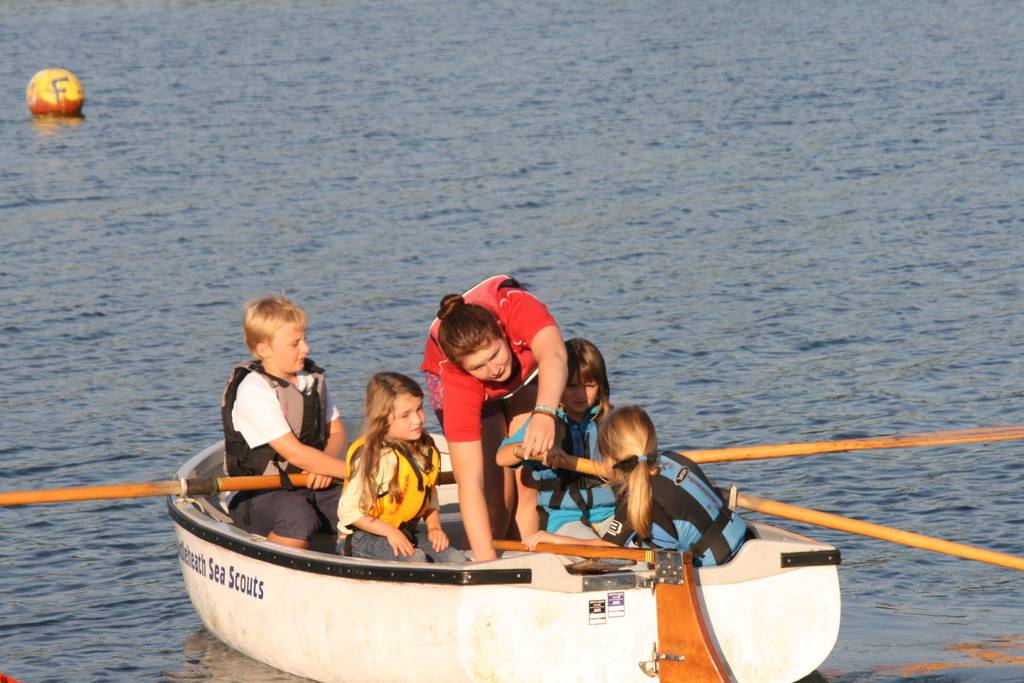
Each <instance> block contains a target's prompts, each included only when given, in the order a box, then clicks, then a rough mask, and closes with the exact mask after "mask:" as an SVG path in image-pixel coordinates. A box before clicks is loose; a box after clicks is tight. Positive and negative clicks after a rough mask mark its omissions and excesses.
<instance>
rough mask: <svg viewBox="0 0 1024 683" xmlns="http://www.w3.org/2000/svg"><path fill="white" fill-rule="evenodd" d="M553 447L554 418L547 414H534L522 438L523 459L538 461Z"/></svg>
mask: <svg viewBox="0 0 1024 683" xmlns="http://www.w3.org/2000/svg"><path fill="white" fill-rule="evenodd" d="M554 445H555V418H554V417H552V416H551V415H548V414H547V413H534V414H533V415H532V416H531V417H530V422H529V424H527V425H526V435H525V436H524V437H523V457H524V458H526V459H533V460H540V459H541V458H542V457H543V456H544V455H545V454H546V453H547V452H548V451H549V450H551V447H552V446H554Z"/></svg>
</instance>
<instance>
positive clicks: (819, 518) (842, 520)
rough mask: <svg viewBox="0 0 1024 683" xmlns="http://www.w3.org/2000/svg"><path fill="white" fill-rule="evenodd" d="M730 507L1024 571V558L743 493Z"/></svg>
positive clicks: (734, 498) (731, 496)
mask: <svg viewBox="0 0 1024 683" xmlns="http://www.w3.org/2000/svg"><path fill="white" fill-rule="evenodd" d="M729 505H730V507H741V508H746V509H747V510H753V511H754V512H762V513H764V514H766V515H773V516H775V517H783V518H785V519H792V520H795V521H797V522H806V523H807V524H814V525H817V526H823V527H828V528H829V529H838V530H839V531H846V532H848V533H851V534H858V535H861V536H868V537H870V538H878V539H881V540H883V541H890V542H892V543H899V544H901V545H908V546H911V547H914V548H921V549H923V550H931V551H932V552H936V553H942V554H944V555H953V556H954V557H962V558H964V559H968V560H976V561H978V562H987V563H988V564H994V565H998V566H1000V567H1009V568H1010V569H1018V570H1021V571H1024V558H1022V557H1017V556H1015V555H1007V554H1005V553H1000V552H996V551H994V550H985V549H984V548H978V547H975V546H972V545H965V544H963V543H955V542H953V541H946V540H943V539H941V538H935V537H934V536H925V535H924V534H918V533H914V532H912V531H903V530H901V529H894V528H892V527H888V526H882V525H881V524H873V523H871V522H862V521H860V520H857V519H851V518H850V517H842V516H840V515H833V514H830V513H827V512H819V511H818V510H811V509H809V508H802V507H798V506H796V505H789V504H788V503H780V502H779V501H775V500H766V499H764V498H757V497H755V496H748V495H746V494H744V493H736V494H735V495H730V501H729Z"/></svg>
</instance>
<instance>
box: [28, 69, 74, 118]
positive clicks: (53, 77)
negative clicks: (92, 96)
mask: <svg viewBox="0 0 1024 683" xmlns="http://www.w3.org/2000/svg"><path fill="white" fill-rule="evenodd" d="M84 101H85V91H84V90H82V84H81V82H80V81H79V80H78V78H77V77H76V76H75V75H74V74H73V73H71V72H70V71H68V70H66V69H43V70H42V71H40V72H39V73H37V74H36V75H35V76H33V77H32V80H31V81H29V82H28V88H26V90H25V102H26V103H28V110H29V111H30V112H32V113H33V114H57V115H61V116H80V115H81V113H82V103H83V102H84Z"/></svg>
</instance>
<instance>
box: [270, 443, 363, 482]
mask: <svg viewBox="0 0 1024 683" xmlns="http://www.w3.org/2000/svg"><path fill="white" fill-rule="evenodd" d="M342 438H344V437H342ZM328 443H330V441H328ZM270 446H271V448H273V449H274V450H275V451H277V453H278V455H280V456H281V457H282V458H284V459H285V460H287V461H288V462H289V463H291V464H292V465H295V466H296V467H298V468H299V469H300V470H303V471H304V472H309V473H311V474H322V475H326V476H328V477H334V478H335V479H345V478H346V477H347V476H348V467H347V466H346V465H345V461H344V460H341V459H339V458H332V457H331V456H329V455H327V454H325V453H324V452H323V451H318V450H317V449H315V448H312V447H310V446H306V445H305V444H303V443H302V442H301V441H299V440H298V439H297V438H296V436H295V435H294V434H293V433H291V432H288V433H287V434H284V435H282V436H279V437H278V438H276V439H274V440H273V441H271V442H270Z"/></svg>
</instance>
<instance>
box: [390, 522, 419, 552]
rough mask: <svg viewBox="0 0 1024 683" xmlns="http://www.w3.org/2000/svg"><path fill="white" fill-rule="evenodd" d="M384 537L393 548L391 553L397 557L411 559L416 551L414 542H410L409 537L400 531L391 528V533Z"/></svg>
mask: <svg viewBox="0 0 1024 683" xmlns="http://www.w3.org/2000/svg"><path fill="white" fill-rule="evenodd" d="M389 526H390V525H389ZM384 537H385V538H386V539H388V544H389V545H390V546H391V552H393V553H394V554H395V557H409V556H410V555H412V554H413V553H414V552H415V550H416V549H415V548H413V547H412V542H411V541H410V540H409V537H408V536H406V535H405V534H404V533H402V531H401V530H400V529H396V528H395V527H391V529H390V531H388V532H387V534H386V535H385V536H384Z"/></svg>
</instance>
